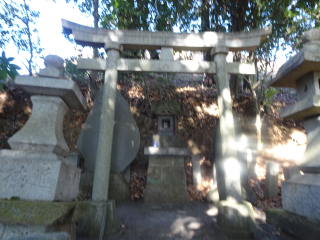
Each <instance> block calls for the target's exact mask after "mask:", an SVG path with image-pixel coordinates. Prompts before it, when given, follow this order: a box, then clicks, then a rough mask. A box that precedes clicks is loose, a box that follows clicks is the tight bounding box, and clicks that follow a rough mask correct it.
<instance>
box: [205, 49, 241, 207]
mask: <svg viewBox="0 0 320 240" xmlns="http://www.w3.org/2000/svg"><path fill="white" fill-rule="evenodd" d="M228 51H229V49H228V48H227V47H223V46H221V47H216V48H213V49H212V50H211V55H213V56H214V61H215V63H216V68H217V74H216V75H217V85H218V105H219V119H220V133H221V147H222V158H223V159H222V165H223V167H224V175H225V188H226V199H227V200H233V201H234V200H235V201H242V196H241V182H240V169H239V163H238V160H237V149H236V144H235V143H236V140H235V132H234V123H233V114H232V105H231V95H230V88H229V80H228V73H227V61H226V55H227V54H228ZM226 170H227V171H226Z"/></svg>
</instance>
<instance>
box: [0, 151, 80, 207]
mask: <svg viewBox="0 0 320 240" xmlns="http://www.w3.org/2000/svg"><path fill="white" fill-rule="evenodd" d="M0 166H1V168H0V186H1V187H0V198H11V197H19V198H20V199H21V200H42V201H73V200H76V199H77V194H78V187H79V181H80V174H81V170H80V169H78V168H76V167H75V166H74V165H73V164H72V163H71V162H69V161H67V160H66V159H64V158H62V157H60V156H57V155H56V154H53V153H43V152H25V151H16V150H1V151H0Z"/></svg>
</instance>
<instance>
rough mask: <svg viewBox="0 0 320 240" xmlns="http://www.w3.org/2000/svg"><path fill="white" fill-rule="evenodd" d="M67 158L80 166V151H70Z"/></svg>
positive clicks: (76, 165)
mask: <svg viewBox="0 0 320 240" xmlns="http://www.w3.org/2000/svg"><path fill="white" fill-rule="evenodd" d="M66 159H67V160H69V161H70V162H71V163H72V164H73V165H74V166H75V167H79V161H80V156H79V154H78V153H75V152H70V153H69V154H68V155H67V156H66Z"/></svg>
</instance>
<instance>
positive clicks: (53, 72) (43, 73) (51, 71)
mask: <svg viewBox="0 0 320 240" xmlns="http://www.w3.org/2000/svg"><path fill="white" fill-rule="evenodd" d="M38 75H39V76H40V77H50V78H63V76H62V74H61V72H60V71H59V69H57V68H55V67H46V68H44V69H40V71H39V74H38Z"/></svg>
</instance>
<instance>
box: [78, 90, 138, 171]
mask: <svg viewBox="0 0 320 240" xmlns="http://www.w3.org/2000/svg"><path fill="white" fill-rule="evenodd" d="M102 94H103V88H100V90H99V92H98V94H97V96H96V98H95V102H94V105H93V107H92V109H91V111H90V113H89V116H88V118H87V120H86V123H85V126H84V128H83V130H82V132H81V135H80V137H79V139H78V141H77V147H78V149H79V151H80V152H81V153H82V156H83V157H84V159H85V166H86V168H87V170H88V171H89V172H94V171H95V161H96V154H97V153H96V152H97V146H98V137H99V126H100V115H101V105H102ZM114 121H115V124H114V130H113V141H112V155H111V169H110V172H111V173H120V172H122V171H124V170H125V169H126V168H127V167H128V166H129V165H130V163H131V162H132V161H133V159H134V158H135V156H136V154H137V152H138V149H139V147H140V133H139V129H138V127H137V124H136V122H135V120H134V119H133V116H132V114H131V111H130V107H129V105H128V103H127V102H126V100H125V99H124V98H123V97H122V96H121V94H120V93H119V91H118V90H117V95H116V105H115V120H114Z"/></svg>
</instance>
